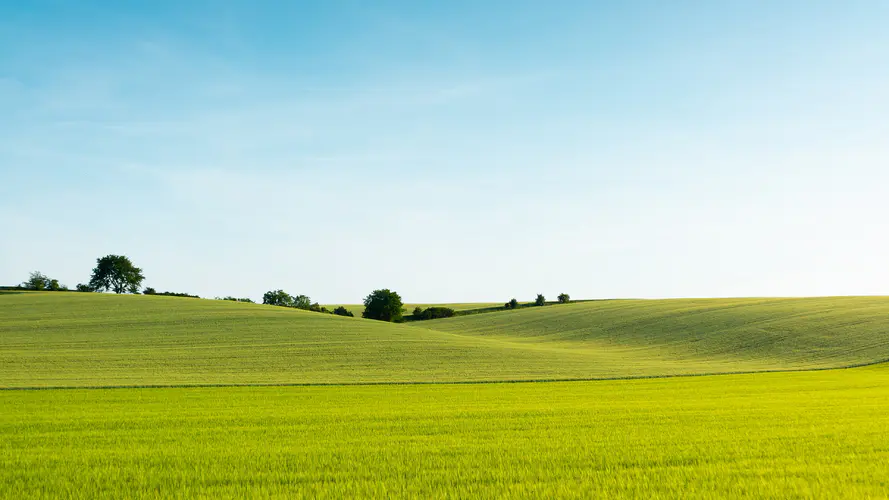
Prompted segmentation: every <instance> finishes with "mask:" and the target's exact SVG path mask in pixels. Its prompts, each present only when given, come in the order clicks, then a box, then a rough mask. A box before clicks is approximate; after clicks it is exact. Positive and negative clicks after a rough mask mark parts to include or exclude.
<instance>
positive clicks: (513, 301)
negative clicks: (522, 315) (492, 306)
mask: <svg viewBox="0 0 889 500" xmlns="http://www.w3.org/2000/svg"><path fill="white" fill-rule="evenodd" d="M517 307H519V301H518V300H516V299H510V301H509V302H507V303H506V304H504V305H503V308H504V309H516V308H517Z"/></svg>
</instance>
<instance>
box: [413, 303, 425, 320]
mask: <svg viewBox="0 0 889 500" xmlns="http://www.w3.org/2000/svg"><path fill="white" fill-rule="evenodd" d="M412 316H413V317H415V318H417V319H423V308H422V307H420V306H417V307H415V308H414V314H412Z"/></svg>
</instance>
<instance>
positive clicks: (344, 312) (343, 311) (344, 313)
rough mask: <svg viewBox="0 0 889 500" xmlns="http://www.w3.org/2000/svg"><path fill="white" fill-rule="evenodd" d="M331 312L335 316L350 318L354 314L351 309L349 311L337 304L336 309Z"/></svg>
mask: <svg viewBox="0 0 889 500" xmlns="http://www.w3.org/2000/svg"><path fill="white" fill-rule="evenodd" d="M333 313H334V314H336V315H337V316H348V317H350V318H352V317H354V316H355V315H354V314H352V311H349V310H348V309H346V308H345V307H343V306H338V307H337V308H336V309H334V310H333Z"/></svg>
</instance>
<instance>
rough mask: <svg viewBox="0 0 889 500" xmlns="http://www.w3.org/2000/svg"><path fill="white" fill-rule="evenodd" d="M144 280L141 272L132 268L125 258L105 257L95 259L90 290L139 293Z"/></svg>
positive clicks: (134, 267)
mask: <svg viewBox="0 0 889 500" xmlns="http://www.w3.org/2000/svg"><path fill="white" fill-rule="evenodd" d="M144 280H145V276H144V275H143V274H142V270H141V269H139V268H138V267H136V266H134V265H133V263H132V262H130V259H129V258H128V257H127V256H125V255H106V256H104V257H102V258H99V259H96V268H95V269H93V276H92V278H90V288H92V289H93V290H95V291H97V292H105V291H109V290H110V291H112V292H114V293H139V285H141V284H142V281H144Z"/></svg>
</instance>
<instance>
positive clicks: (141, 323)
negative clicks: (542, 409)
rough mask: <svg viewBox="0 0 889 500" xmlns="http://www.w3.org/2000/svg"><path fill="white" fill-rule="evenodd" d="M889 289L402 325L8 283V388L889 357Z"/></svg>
mask: <svg viewBox="0 0 889 500" xmlns="http://www.w3.org/2000/svg"><path fill="white" fill-rule="evenodd" d="M886 318H889V299H887V298H883V297H863V298H825V299H731V300H730V299H714V300H675V301H673V300H670V301H601V302H587V303H578V304H569V305H558V306H546V307H542V308H528V309H521V310H517V311H503V312H495V313H488V314H480V315H473V316H466V317H459V318H450V319H444V320H434V321H425V322H415V323H411V324H405V325H394V324H387V323H382V322H375V321H369V320H362V319H360V318H342V317H335V316H331V315H324V314H318V313H311V312H306V311H298V310H294V309H287V308H280V307H271V306H262V305H256V304H239V303H234V302H227V301H214V300H198V299H182V298H175V297H149V296H111V295H102V294H77V293H24V294H6V293H4V294H0V387H51V386H64V387H78V386H119V385H123V386H132V385H194V384H199V385H200V384H281V383H311V384H317V383H355V382H417V381H420V382H444V381H493V380H539V379H586V378H613V377H637V376H661V375H674V374H703V373H722V372H744V371H762V370H784V369H807V368H828V367H837V366H847V365H855V364H864V363H872V362H876V361H880V360H885V359H887V358H889V334H887V331H889V322H887V321H886Z"/></svg>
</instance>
